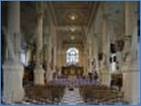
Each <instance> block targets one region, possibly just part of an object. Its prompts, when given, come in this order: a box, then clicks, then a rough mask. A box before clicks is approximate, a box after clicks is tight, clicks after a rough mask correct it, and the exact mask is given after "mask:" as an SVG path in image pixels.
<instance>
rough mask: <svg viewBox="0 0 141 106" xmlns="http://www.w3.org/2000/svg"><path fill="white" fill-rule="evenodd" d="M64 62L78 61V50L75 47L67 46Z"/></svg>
mask: <svg viewBox="0 0 141 106" xmlns="http://www.w3.org/2000/svg"><path fill="white" fill-rule="evenodd" d="M66 62H67V63H68V64H76V63H78V62H79V51H78V49H76V48H69V49H68V50H67V52H66Z"/></svg>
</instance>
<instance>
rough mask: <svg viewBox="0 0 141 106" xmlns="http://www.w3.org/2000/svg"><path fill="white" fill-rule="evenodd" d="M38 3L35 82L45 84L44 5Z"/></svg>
mask: <svg viewBox="0 0 141 106" xmlns="http://www.w3.org/2000/svg"><path fill="white" fill-rule="evenodd" d="M36 5H37V29H36V44H37V45H36V66H35V70H34V84H35V85H44V83H45V82H44V73H45V71H44V70H43V67H42V60H41V55H42V49H43V7H42V6H43V5H42V4H36Z"/></svg>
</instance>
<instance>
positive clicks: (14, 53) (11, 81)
mask: <svg viewBox="0 0 141 106" xmlns="http://www.w3.org/2000/svg"><path fill="white" fill-rule="evenodd" d="M6 41H7V42H6V44H7V48H8V58H7V59H6V60H5V61H4V66H3V68H4V93H3V94H4V95H3V96H4V97H3V100H4V102H6V103H12V102H20V101H22V99H23V98H24V89H23V71H24V70H23V66H22V64H21V63H20V59H19V57H20V2H18V1H17V2H9V3H8V33H7V34H6Z"/></svg>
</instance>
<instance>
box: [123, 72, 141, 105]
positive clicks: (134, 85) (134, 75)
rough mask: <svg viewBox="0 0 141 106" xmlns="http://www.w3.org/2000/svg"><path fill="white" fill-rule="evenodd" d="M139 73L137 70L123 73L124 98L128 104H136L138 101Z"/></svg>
mask: <svg viewBox="0 0 141 106" xmlns="http://www.w3.org/2000/svg"><path fill="white" fill-rule="evenodd" d="M139 75H140V73H139V71H134V70H132V72H124V73H123V87H122V91H123V92H124V100H125V101H127V102H129V103H130V104H133V105H137V104H139V102H140V97H139V95H140V78H139V77H140V76H139Z"/></svg>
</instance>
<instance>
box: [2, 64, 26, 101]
mask: <svg viewBox="0 0 141 106" xmlns="http://www.w3.org/2000/svg"><path fill="white" fill-rule="evenodd" d="M3 69H4V72H3V73H4V92H3V101H4V102H5V103H14V102H20V101H22V100H23V98H24V89H23V74H24V68H23V66H22V65H21V64H20V63H18V62H13V61H11V62H10V61H8V62H5V64H4V65H3Z"/></svg>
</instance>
